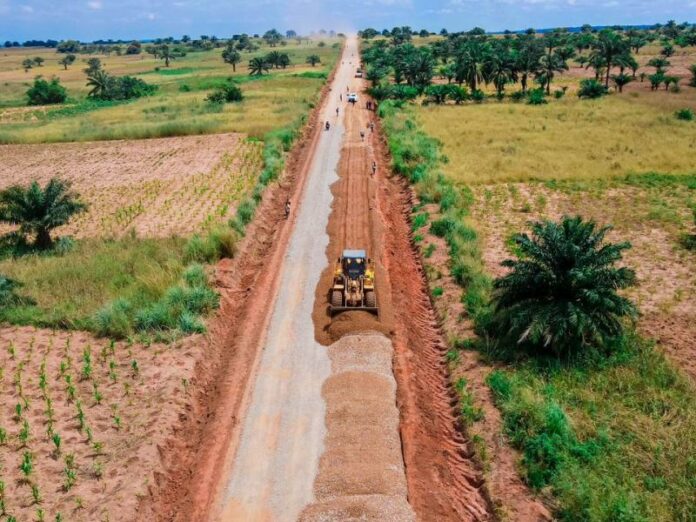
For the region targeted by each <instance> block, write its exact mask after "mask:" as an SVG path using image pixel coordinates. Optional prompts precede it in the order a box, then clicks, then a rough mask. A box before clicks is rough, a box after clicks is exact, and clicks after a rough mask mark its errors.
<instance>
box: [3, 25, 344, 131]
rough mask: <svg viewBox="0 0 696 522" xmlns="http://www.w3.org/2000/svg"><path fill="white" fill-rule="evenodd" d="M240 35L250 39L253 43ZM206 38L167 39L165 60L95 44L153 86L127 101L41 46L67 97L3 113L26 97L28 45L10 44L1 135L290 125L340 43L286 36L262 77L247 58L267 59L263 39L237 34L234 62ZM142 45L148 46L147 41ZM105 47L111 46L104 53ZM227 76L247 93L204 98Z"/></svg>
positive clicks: (116, 67) (122, 71)
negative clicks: (315, 59)
mask: <svg viewBox="0 0 696 522" xmlns="http://www.w3.org/2000/svg"><path fill="white" fill-rule="evenodd" d="M244 41H247V42H249V46H250V47H247V46H246V44H244V43H243V42H244ZM207 42H208V44H210V45H208V44H205V45H203V44H200V45H198V44H197V46H194V44H193V42H187V43H186V45H183V44H180V45H179V44H174V45H173V46H172V44H170V47H172V50H173V51H174V52H175V53H176V54H177V56H176V61H175V62H172V64H171V66H170V67H169V68H167V67H165V66H164V64H163V63H162V62H161V61H160V58H155V55H154V54H153V55H150V53H149V52H147V53H146V52H143V55H142V59H140V58H139V59H138V60H132V59H129V58H128V56H127V55H125V54H123V52H122V53H121V54H120V55H119V54H118V53H116V52H115V51H114V49H115V48H116V46H111V47H109V46H102V47H101V48H95V49H94V51H93V52H95V53H97V52H101V53H103V54H101V55H99V59H100V60H101V64H102V68H103V69H105V70H107V71H108V72H109V73H108V74H109V76H113V77H116V78H120V77H123V76H129V77H132V78H136V79H140V80H144V81H146V82H147V84H148V85H152V86H156V87H157V91H156V92H154V93H152V94H151V95H149V96H143V97H140V98H133V99H131V100H129V101H127V102H123V101H111V102H99V101H98V100H96V99H93V98H91V97H88V93H89V91H90V90H91V89H93V88H94V87H96V86H89V87H88V86H87V85H86V79H85V78H86V77H85V73H84V72H83V71H82V69H81V68H80V67H68V70H65V67H64V66H63V65H61V64H59V63H58V60H59V59H61V58H64V57H66V54H62V53H59V54H56V53H54V52H53V51H52V50H47V51H41V54H42V56H43V57H44V58H45V60H46V62H45V64H44V66H43V67H42V72H44V75H45V76H56V77H58V78H59V79H60V83H61V85H62V86H64V87H65V88H66V89H67V92H68V94H69V97H70V98H69V102H70V103H71V104H70V105H68V106H65V107H64V108H61V109H59V110H46V109H43V110H37V111H35V112H31V113H29V112H22V113H19V112H16V113H14V112H12V110H11V109H10V110H8V111H7V112H4V113H3V108H4V107H18V106H21V105H26V96H25V93H26V90H27V86H26V82H27V76H26V75H25V73H24V72H23V70H21V69H20V66H21V58H22V57H23V56H24V55H25V54H24V53H25V52H28V51H25V50H24V49H12V50H10V51H9V52H7V53H5V54H3V55H2V56H0V72H2V73H3V75H4V84H3V88H2V89H0V114H2V120H3V121H2V123H0V143H45V142H56V141H93V140H105V139H142V138H155V137H166V136H180V135H194V134H208V133H223V132H242V133H246V134H249V135H250V136H253V137H256V138H258V139H263V137H264V136H265V135H266V134H267V133H269V132H271V131H273V130H274V129H279V128H283V127H286V126H288V125H291V124H292V122H293V121H295V120H296V119H297V118H298V117H300V115H302V114H304V113H306V111H307V110H308V109H309V108H310V106H311V105H312V104H314V103H316V100H317V96H318V91H319V88H320V86H321V85H322V84H323V81H324V80H325V79H326V77H327V76H328V72H329V71H330V70H331V68H332V67H333V65H334V63H335V61H336V59H337V57H338V54H339V50H340V49H339V48H334V47H332V46H325V47H319V46H318V44H317V43H316V42H309V41H307V40H305V39H302V40H301V41H300V40H299V39H298V41H297V44H295V42H290V43H289V44H288V45H287V46H284V47H283V49H282V51H277V54H278V62H277V63H278V65H271V66H269V69H268V74H266V73H265V70H264V74H263V76H262V77H259V76H249V74H248V73H249V68H248V62H249V61H250V60H251V59H253V58H255V57H259V58H264V59H265V58H266V57H267V56H270V55H271V53H272V52H274V50H273V49H270V50H269V48H268V47H267V46H266V45H261V44H263V41H262V40H256V39H253V38H248V39H246V40H244V39H241V38H240V39H239V40H234V48H235V50H236V51H237V52H239V53H240V54H241V55H242V60H241V61H240V62H239V63H237V64H236V65H235V67H234V68H233V67H231V66H230V65H231V64H229V63H226V62H225V61H224V60H223V57H222V53H223V51H224V50H225V49H226V46H225V45H224V43H220V46H217V45H218V44H217V43H213V42H210V41H209V40H207ZM259 45H261V46H260V47H259ZM240 46H241V47H243V48H240ZM82 47H85V48H86V47H88V46H86V45H83V46H82ZM97 47H98V46H97ZM155 47H157V44H155V45H153V49H152V50H153V51H155V49H154V48H155ZM144 48H145V50H146V51H147V50H148V49H149V47H148V45H145V46H144ZM109 49H111V52H110V53H109V54H107V52H108V51H109ZM177 49H178V50H177ZM122 51H123V49H122ZM35 53H36V51H32V57H33V55H34V54H35ZM182 53H183V54H182ZM310 54H316V55H318V56H320V57H321V65H317V67H314V68H312V67H311V66H310V65H309V64H306V58H307V56H309V55H310ZM284 55H286V57H287V59H286V58H285V57H284ZM92 56H94V55H92ZM157 56H159V55H157ZM273 56H275V55H273ZM264 63H265V61H264ZM160 65H162V66H161V68H160V67H159V66H160ZM157 69H159V70H157ZM307 73H311V74H307ZM230 77H232V78H233V81H234V82H235V83H238V84H241V83H244V84H245V86H244V100H243V101H242V102H241V103H234V104H224V105H220V104H210V103H207V102H206V100H205V98H206V96H207V95H208V94H210V91H214V90H217V89H221V88H223V87H224V86H225V85H227V84H228V83H229V78H230ZM261 78H262V79H261ZM100 89H101V88H100ZM108 97H109V98H114V97H113V96H108ZM115 98H119V99H120V98H122V96H120V95H119V96H116V97H115ZM86 100H92V101H86ZM99 103H101V104H102V105H100V104H99ZM109 104H111V105H109ZM8 114H9V117H7V116H8ZM37 119H38V121H37Z"/></svg>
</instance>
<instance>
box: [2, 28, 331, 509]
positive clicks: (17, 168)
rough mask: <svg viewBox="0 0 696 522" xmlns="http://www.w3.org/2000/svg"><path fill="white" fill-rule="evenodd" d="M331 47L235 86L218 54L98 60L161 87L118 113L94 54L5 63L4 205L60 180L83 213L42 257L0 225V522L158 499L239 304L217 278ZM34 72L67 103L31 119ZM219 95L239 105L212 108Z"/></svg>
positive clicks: (13, 58) (327, 65)
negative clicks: (232, 96)
mask: <svg viewBox="0 0 696 522" xmlns="http://www.w3.org/2000/svg"><path fill="white" fill-rule="evenodd" d="M340 43H341V41H340V40H338V39H328V38H327V39H326V40H325V41H323V42H322V43H321V44H320V43H319V41H318V40H316V41H310V40H307V39H304V40H302V41H301V43H300V44H297V43H296V42H295V41H293V42H292V43H291V44H290V45H289V46H288V47H287V48H285V49H284V52H286V53H287V54H288V56H289V57H290V60H291V64H290V65H289V66H288V67H286V68H283V69H273V70H271V71H270V72H269V73H268V74H263V75H261V76H254V77H252V76H250V75H249V69H248V67H247V63H248V61H249V60H251V59H252V58H254V57H260V56H265V55H266V54H267V53H268V52H269V48H268V46H266V45H263V46H261V48H260V49H257V50H255V51H253V52H251V53H244V56H243V61H241V62H240V63H239V64H237V66H236V71H233V69H232V66H231V65H229V64H227V63H224V62H223V60H222V58H221V49H212V50H209V51H201V52H195V53H188V54H187V55H186V56H179V57H177V58H176V59H174V60H173V61H172V63H171V66H170V67H169V68H167V67H166V66H165V65H164V63H163V62H161V61H160V60H156V59H155V58H154V57H152V56H150V55H147V56H145V55H138V56H130V55H122V56H118V55H115V54H113V53H112V54H109V55H104V54H101V55H98V56H99V58H100V59H101V61H102V65H103V67H104V69H106V70H107V71H108V72H109V74H113V75H117V76H121V75H132V76H135V77H138V78H142V79H144V80H145V81H146V82H147V83H149V84H152V85H155V86H157V90H156V91H155V93H154V94H153V95H151V96H146V97H142V98H138V99H135V100H129V101H99V100H93V99H91V98H88V97H87V92H88V89H87V87H86V85H85V83H86V77H85V73H84V72H83V71H82V69H83V67H84V65H83V63H82V60H83V59H86V58H88V57H93V56H85V55H82V56H80V58H79V59H78V60H77V61H76V62H75V63H74V64H72V65H71V66H69V67H68V68H67V70H66V69H65V68H64V67H63V66H62V65H60V64H58V60H59V59H60V58H61V57H62V55H60V54H58V53H56V52H55V50H53V49H37V48H32V49H6V50H3V51H1V52H0V85H2V88H1V89H0V92H1V94H0V142H2V143H3V145H0V156H1V157H2V163H1V166H0V190H4V189H7V188H8V187H10V186H13V185H16V184H20V185H22V186H27V185H28V184H29V183H30V182H33V181H35V182H36V183H37V184H38V186H39V187H41V188H43V187H47V186H48V184H49V182H50V181H51V180H52V179H54V178H57V179H59V180H61V181H62V182H65V183H68V185H67V186H68V190H69V191H70V193H71V194H73V195H74V196H72V197H75V198H77V199H78V200H79V201H80V202H81V203H83V204H84V205H85V210H84V211H83V212H79V213H77V214H76V215H74V216H73V217H72V219H70V220H68V221H67V223H65V224H63V225H62V226H59V227H57V228H55V229H53V230H52V236H53V240H54V243H53V248H52V249H50V250H41V249H38V248H35V247H33V246H31V244H30V242H31V240H32V239H33V238H32V236H31V234H29V237H28V242H27V243H26V244H25V243H23V242H22V241H20V242H19V243H15V242H14V238H15V237H17V234H19V235H20V236H21V235H22V234H24V231H23V229H21V227H19V226H17V225H15V224H10V223H5V224H3V225H2V226H1V228H0V233H1V234H3V235H4V236H3V244H2V248H1V251H2V255H1V256H0V274H1V275H2V278H3V279H2V281H3V283H4V282H5V281H12V283H11V284H12V285H15V284H16V285H18V286H17V289H16V295H15V293H14V292H12V293H11V294H9V295H10V298H9V299H8V300H7V301H3V303H2V306H1V307H0V320H1V321H2V325H1V326H0V397H1V398H2V403H3V408H2V411H0V487H1V489H0V502H1V504H0V508H1V510H0V515H1V516H8V517H15V519H16V520H44V519H45V520H84V521H92V520H104V521H107V520H117V519H118V520H121V519H123V520H134V519H136V518H137V517H138V516H139V514H140V515H142V506H143V503H145V504H146V505H148V506H150V504H147V502H148V501H149V499H151V498H152V497H153V495H154V493H155V491H159V490H160V489H161V488H164V487H165V484H166V483H167V482H166V481H167V479H168V477H167V473H168V471H169V469H170V468H171V466H172V455H174V454H176V451H175V450H173V449H172V448H173V447H176V445H177V444H180V443H181V441H180V440H179V439H176V438H175V437H174V434H175V433H177V432H179V431H181V430H184V429H186V428H187V426H188V427H190V423H193V422H194V419H189V415H190V413H191V411H192V409H193V408H195V407H196V405H197V404H198V403H196V400H197V397H198V394H200V393H203V392H204V390H205V388H203V387H201V386H200V385H199V386H195V384H196V383H197V382H201V381H202V382H204V383H205V382H208V380H209V379H211V377H210V376H211V373H210V372H211V371H212V370H211V368H212V363H213V361H214V360H215V358H216V357H218V355H219V353H220V352H219V350H221V349H222V346H223V342H222V341H221V339H220V338H217V339H216V338H214V337H213V338H211V337H210V336H209V335H204V334H206V332H207V331H208V329H209V328H215V327H216V326H215V325H217V324H218V322H217V321H218V320H217V319H216V314H224V313H230V312H229V310H228V308H229V306H233V305H229V304H228V303H229V301H230V300H229V296H228V295H227V293H226V292H227V291H228V290H227V288H228V287H227V286H226V285H228V284H230V285H231V284H233V283H229V281H230V280H232V281H233V282H236V281H237V280H236V279H235V278H237V277H238V274H237V273H236V271H235V270H233V269H231V268H228V267H229V266H231V265H230V264H231V263H234V261H233V260H232V258H235V257H236V255H237V253H238V249H239V246H238V245H239V244H240V243H241V241H242V240H243V238H244V235H245V232H246V227H247V225H249V224H250V222H251V220H252V218H253V217H254V214H255V211H256V207H257V206H259V205H261V204H263V201H264V193H265V189H266V188H267V186H271V185H272V186H273V187H274V189H275V190H278V186H279V185H278V183H276V180H278V179H279V178H280V177H281V175H282V174H283V169H284V163H285V157H286V156H287V154H288V152H289V151H290V148H291V146H292V144H293V142H294V140H295V139H296V138H297V137H298V136H299V135H300V134H301V130H302V126H303V124H304V122H305V121H306V119H307V117H308V115H309V113H310V110H311V109H312V108H313V106H314V105H315V104H316V103H318V102H319V100H320V91H321V88H322V86H323V85H324V83H325V81H326V78H327V77H328V75H329V73H330V72H331V70H332V68H333V66H334V64H335V61H336V59H337V56H338V53H339V49H340ZM309 55H317V56H319V59H320V63H319V64H317V65H316V67H312V66H311V65H309V64H307V63H306V58H307V56H309ZM36 56H40V57H42V58H44V61H43V63H42V65H41V66H40V67H39V66H37V67H36V68H34V69H33V70H30V71H29V72H28V73H25V72H24V70H23V69H22V66H21V63H22V61H23V60H24V59H25V58H27V57H30V58H32V59H33V58H34V57H36ZM37 73H40V74H41V75H43V76H44V77H47V78H50V77H51V76H56V77H58V78H60V81H61V83H62V84H63V85H64V86H65V87H66V88H67V91H68V95H69V98H68V100H67V101H66V103H64V104H60V105H51V106H32V107H27V106H26V98H25V96H24V93H25V91H26V90H27V88H28V86H29V84H30V82H31V81H33V78H34V76H35V75H36V74H37ZM230 77H232V80H230ZM230 83H234V84H235V85H238V86H239V87H241V89H242V91H243V100H242V101H239V102H237V103H226V104H220V103H217V104H215V103H211V102H209V101H208V100H207V99H206V97H207V96H208V94H210V93H211V92H213V91H214V90H215V89H218V88H220V87H221V86H224V85H229V84H230ZM145 138H149V139H145ZM8 238H10V239H8ZM251 241H252V242H253V238H252V240H251ZM18 245H19V246H18ZM250 255H253V254H250ZM220 258H226V259H225V262H226V263H227V265H224V266H225V267H226V268H222V269H221V268H219V267H217V266H216V263H217V262H218V261H219V259H220ZM239 263H241V261H239ZM5 278H9V279H5ZM13 288H14V287H13ZM3 290H4V289H3ZM5 298H6V296H5V294H3V299H5ZM225 307H227V308H225ZM219 308H221V310H219V311H218V309H219ZM187 423H188V424H187ZM142 516H146V515H142Z"/></svg>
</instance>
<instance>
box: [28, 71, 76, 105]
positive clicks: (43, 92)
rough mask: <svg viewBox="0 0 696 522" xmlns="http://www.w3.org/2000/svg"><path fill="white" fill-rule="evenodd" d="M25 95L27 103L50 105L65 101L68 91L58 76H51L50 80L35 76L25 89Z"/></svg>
mask: <svg viewBox="0 0 696 522" xmlns="http://www.w3.org/2000/svg"><path fill="white" fill-rule="evenodd" d="M27 97H28V98H29V105H51V104H55V103H63V102H65V100H66V99H67V98H68V93H67V91H66V90H65V87H63V86H62V85H61V84H60V80H59V79H58V78H53V79H52V80H51V81H50V82H47V81H46V80H43V79H41V78H36V79H35V80H34V85H33V86H32V87H30V88H29V90H28V91H27Z"/></svg>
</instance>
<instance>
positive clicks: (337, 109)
mask: <svg viewBox="0 0 696 522" xmlns="http://www.w3.org/2000/svg"><path fill="white" fill-rule="evenodd" d="M336 117H338V107H336Z"/></svg>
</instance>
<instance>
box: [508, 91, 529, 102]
mask: <svg viewBox="0 0 696 522" xmlns="http://www.w3.org/2000/svg"><path fill="white" fill-rule="evenodd" d="M526 97H527V93H526V92H524V91H515V92H513V93H511V94H510V99H511V100H512V101H514V102H521V101H522V100H524V99H525V98H526Z"/></svg>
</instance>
